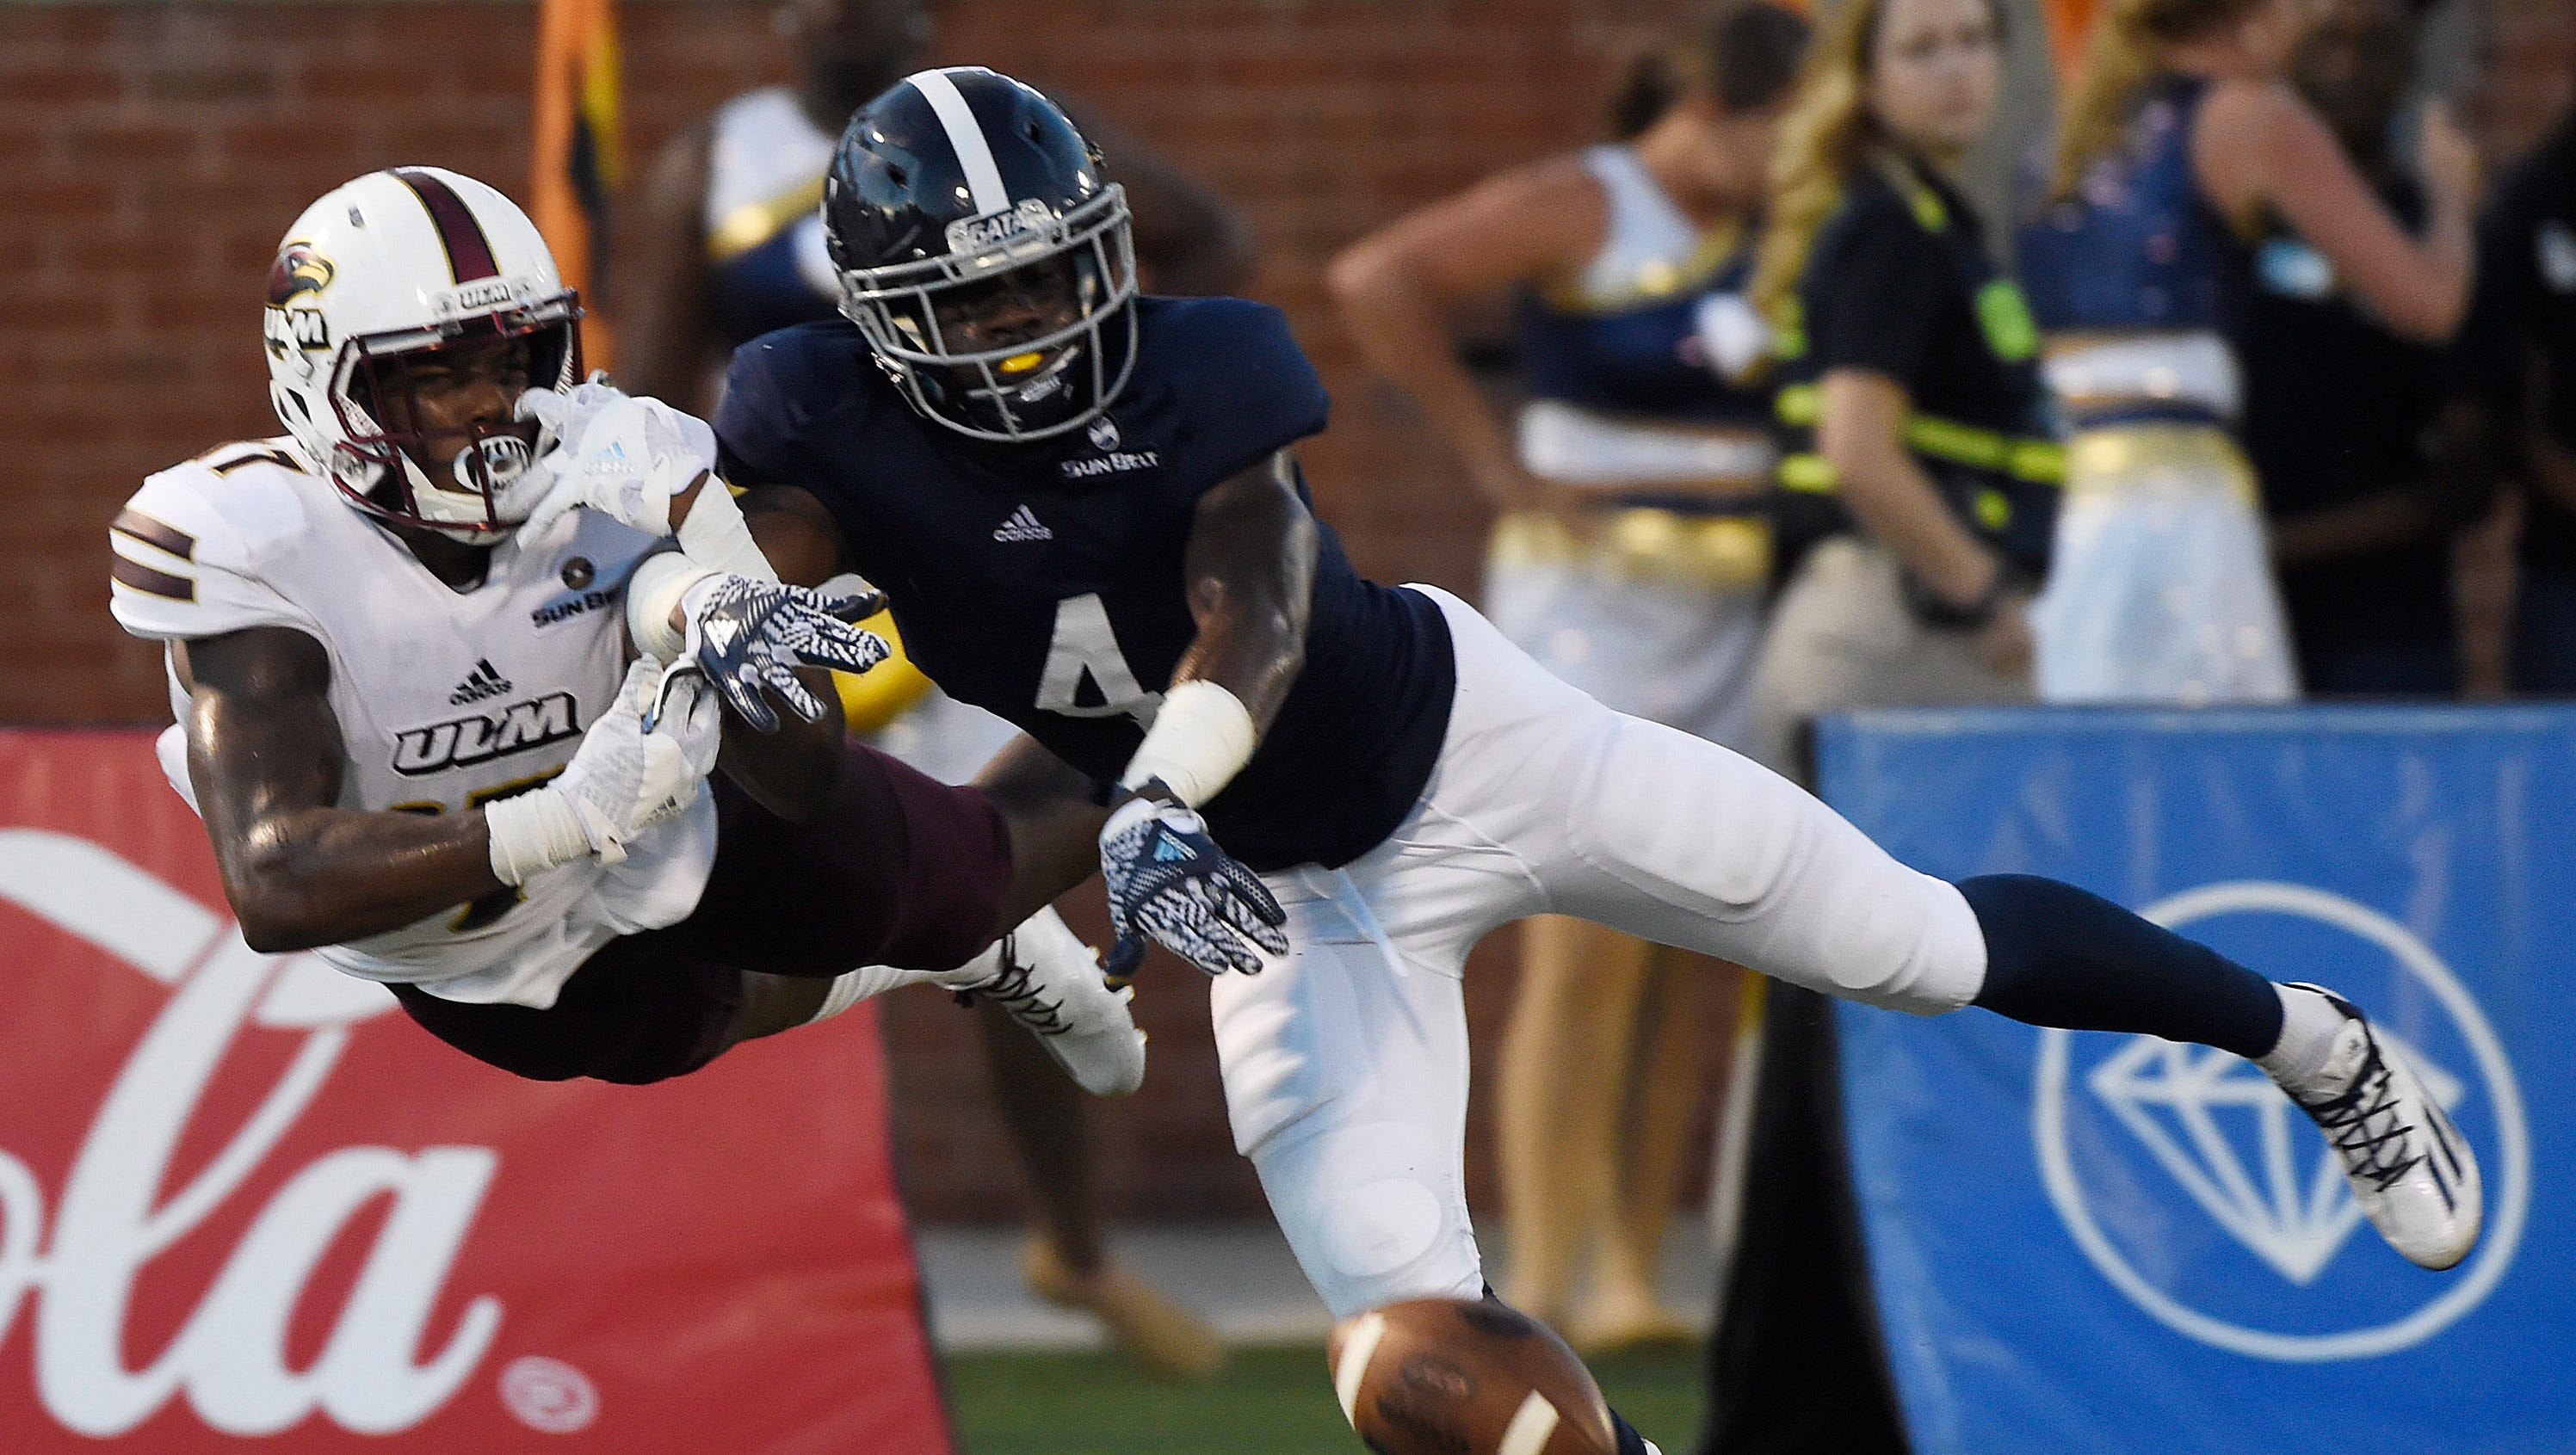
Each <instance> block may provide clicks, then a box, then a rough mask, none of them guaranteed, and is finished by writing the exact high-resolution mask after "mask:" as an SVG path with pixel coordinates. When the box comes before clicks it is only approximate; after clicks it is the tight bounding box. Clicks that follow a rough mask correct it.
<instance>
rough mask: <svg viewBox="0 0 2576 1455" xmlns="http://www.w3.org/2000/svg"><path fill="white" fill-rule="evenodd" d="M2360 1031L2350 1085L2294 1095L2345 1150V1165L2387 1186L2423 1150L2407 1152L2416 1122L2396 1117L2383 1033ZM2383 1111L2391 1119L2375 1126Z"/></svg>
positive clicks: (2411, 1165) (2379, 1186) (2421, 1156)
mask: <svg viewBox="0 0 2576 1455" xmlns="http://www.w3.org/2000/svg"><path fill="white" fill-rule="evenodd" d="M2362 1035H2363V1041H2362V1046H2363V1051H2362V1062H2361V1070H2360V1072H2359V1074H2357V1075H2355V1076H2354V1077H2353V1078H2352V1084H2351V1085H2349V1086H2347V1087H2345V1088H2344V1089H2343V1090H2342V1091H2339V1092H2337V1093H2335V1094H2334V1095H2332V1096H2327V1097H2320V1098H2318V1099H2317V1100H2314V1101H2310V1100H2308V1099H2307V1098H2305V1097H2297V1098H2294V1099H2295V1100H2296V1101H2297V1102H2298V1103H2299V1105H2300V1107H2301V1108H2303V1109H2304V1110H2305V1111H2306V1112H2307V1113H2308V1115H2309V1116H2311V1117H2313V1118H2315V1119H2316V1123H2317V1126H2318V1128H2319V1129H2320V1130H2322V1131H2323V1132H2324V1133H2325V1134H2326V1140H2327V1141H2329V1142H2332V1143H2333V1144H2334V1148H2335V1151H2336V1152H2338V1153H2340V1154H2341V1155H2342V1157H2343V1163H2344V1167H2345V1169H2346V1170H2347V1171H2349V1172H2350V1173H2351V1174H2352V1176H2354V1177H2355V1178H2357V1179H2361V1180H2364V1181H2367V1182H2369V1183H2370V1184H2371V1186H2372V1187H2374V1188H2376V1189H2378V1190H2379V1191H2381V1192H2386V1191H2387V1190H2388V1189H2389V1188H2391V1187H2393V1186H2395V1185H2396V1183H2397V1181H2398V1179H2399V1178H2402V1177H2404V1176H2405V1175H2406V1174H2407V1173H2409V1172H2411V1171H2413V1170H2414V1169H2415V1165H2416V1164H2417V1163H2419V1162H2421V1161H2423V1160H2424V1156H2425V1154H2424V1153H2422V1152H2420V1151H2419V1152H2414V1153H2411V1154H2409V1153H2407V1151H2406V1142H2407V1138H2408V1136H2409V1135H2411V1134H2412V1133H2413V1132H2414V1130H2415V1128H2414V1127H2413V1126H2412V1125H2411V1124H2409V1123H2406V1122H2402V1121H2399V1120H2398V1119H2397V1090H2396V1086H2395V1085H2394V1083H2393V1082H2392V1081H2391V1079H2390V1077H2389V1074H2388V1063H2387V1062H2386V1061H2385V1060H2384V1059H2382V1058H2381V1056H2380V1054H2379V1038H2378V1037H2377V1036H2374V1035H2371V1034H2370V1033H2369V1032H2368V1031H2367V1030H2364V1031H2363V1033H2362ZM2381 1117H2384V1118H2386V1119H2387V1120H2386V1122H2385V1125H2384V1126H2382V1127H2374V1126H2373V1125H2372V1122H2373V1119H2374V1118H2381Z"/></svg>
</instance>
